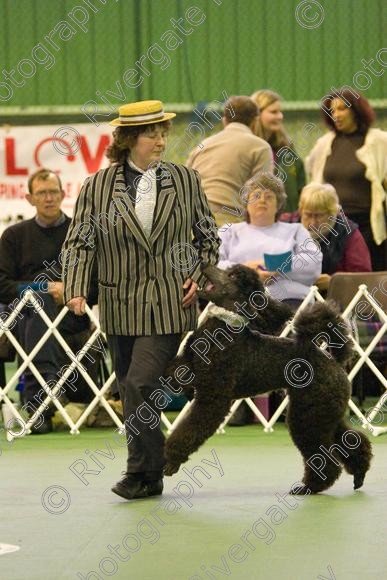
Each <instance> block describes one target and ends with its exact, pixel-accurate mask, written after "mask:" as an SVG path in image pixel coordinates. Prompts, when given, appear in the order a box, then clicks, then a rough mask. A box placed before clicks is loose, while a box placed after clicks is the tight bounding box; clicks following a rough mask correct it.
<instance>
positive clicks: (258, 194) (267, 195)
mask: <svg viewBox="0 0 387 580" xmlns="http://www.w3.org/2000/svg"><path fill="white" fill-rule="evenodd" d="M257 199H265V200H266V201H275V200H276V199H277V198H276V196H275V195H274V193H265V192H260V191H257V192H253V193H252V194H251V195H250V199H249V201H250V202H252V201H256V200H257Z"/></svg>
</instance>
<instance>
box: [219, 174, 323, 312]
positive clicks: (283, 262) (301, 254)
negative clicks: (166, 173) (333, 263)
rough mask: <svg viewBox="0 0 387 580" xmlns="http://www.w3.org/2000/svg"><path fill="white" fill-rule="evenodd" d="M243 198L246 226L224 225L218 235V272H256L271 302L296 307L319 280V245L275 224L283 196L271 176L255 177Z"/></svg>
mask: <svg viewBox="0 0 387 580" xmlns="http://www.w3.org/2000/svg"><path fill="white" fill-rule="evenodd" d="M242 194H243V199H244V202H245V204H246V221H244V222H242V223H239V224H231V225H230V224H226V225H224V226H223V227H222V228H221V229H220V230H219V236H220V238H221V240H222V245H221V247H220V261H219V267H220V268H228V267H229V266H232V265H234V264H238V263H239V264H244V265H245V266H248V267H250V268H253V269H256V270H257V271H258V272H259V274H260V276H261V278H262V280H263V281H264V284H265V286H266V288H267V289H268V290H269V292H270V294H271V295H272V296H273V297H274V298H277V299H278V300H283V301H285V302H288V303H289V304H294V305H295V306H296V305H298V304H299V303H300V302H301V301H302V300H303V299H304V298H305V296H306V295H307V294H308V292H309V289H310V286H311V285H312V284H314V282H315V281H316V280H317V278H318V277H319V275H320V274H321V264H322V254H321V251H320V249H319V247H318V244H316V243H315V242H314V241H313V239H312V238H311V237H310V234H309V233H308V231H307V230H306V229H305V228H304V226H303V225H302V224H299V223H295V224H287V223H282V222H280V221H278V219H279V215H280V214H281V212H282V210H283V208H284V206H285V203H286V193H285V190H284V186H283V183H282V181H281V180H280V179H278V178H277V177H274V175H272V174H269V173H263V174H259V175H256V176H255V177H253V178H252V179H251V180H249V181H248V182H247V183H246V185H245V186H244V188H243V192H242ZM282 254H283V255H282Z"/></svg>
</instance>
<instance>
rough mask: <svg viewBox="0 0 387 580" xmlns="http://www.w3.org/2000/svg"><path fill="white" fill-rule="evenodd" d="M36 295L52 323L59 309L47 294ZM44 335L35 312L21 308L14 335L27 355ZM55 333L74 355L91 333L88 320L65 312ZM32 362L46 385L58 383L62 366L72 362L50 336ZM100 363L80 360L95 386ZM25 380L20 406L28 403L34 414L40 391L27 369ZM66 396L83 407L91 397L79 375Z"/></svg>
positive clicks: (50, 410) (43, 326)
mask: <svg viewBox="0 0 387 580" xmlns="http://www.w3.org/2000/svg"><path fill="white" fill-rule="evenodd" d="M35 294H37V295H38V297H39V301H40V304H41V306H42V308H43V310H44V312H45V313H46V314H47V316H48V317H49V318H50V320H54V319H55V318H56V316H57V315H58V313H59V312H60V311H61V309H62V306H57V305H56V304H55V301H54V299H53V297H52V296H51V295H50V294H47V293H46V292H36V293H35ZM46 331H47V326H46V324H45V322H44V321H43V320H42V319H41V317H40V316H39V314H38V313H37V312H36V311H35V309H34V308H33V307H32V306H26V307H25V308H23V310H22V318H21V319H20V320H18V322H17V324H16V326H15V329H14V333H15V335H16V337H17V338H18V340H19V342H20V344H21V345H22V347H23V349H24V350H25V351H26V353H27V354H29V353H30V352H31V351H32V349H33V348H34V347H35V345H36V344H37V342H38V341H39V340H40V339H41V337H42V336H43V334H44V333H45V332H46ZM58 331H59V332H60V334H61V335H62V336H63V338H64V339H65V340H66V342H67V343H68V345H69V347H70V348H71V349H72V351H73V352H74V354H75V355H76V354H77V353H78V352H79V351H80V350H81V348H82V347H83V345H84V344H85V342H86V341H87V339H88V338H89V337H90V334H91V331H90V321H89V318H88V317H87V316H82V317H79V316H75V314H73V313H72V312H68V313H67V314H66V316H65V317H64V318H63V320H62V321H61V322H60V323H59V325H58ZM93 352H94V351H93ZM93 358H94V362H93ZM33 362H34V364H35V366H36V368H37V369H38V371H39V372H40V373H41V374H42V376H43V378H44V379H45V380H46V381H51V380H57V379H58V373H59V371H60V370H61V368H62V367H64V366H65V365H69V364H71V362H72V360H71V359H70V358H69V357H68V356H67V355H66V353H65V351H64V350H63V348H62V347H61V346H60V344H59V342H58V341H57V339H56V338H55V337H54V336H51V337H50V338H49V339H48V340H47V341H46V342H45V343H44V345H43V346H42V348H41V349H40V350H39V352H38V353H37V354H36V356H35V358H34V360H33ZM99 362H100V357H98V356H96V355H94V357H92V356H91V357H90V358H86V357H84V359H83V360H82V364H83V365H84V366H85V367H86V370H87V372H88V373H89V375H90V376H91V377H92V378H93V379H94V381H95V382H97V377H98V365H99ZM24 376H25V385H24V392H23V393H22V397H21V398H22V403H23V404H24V405H26V404H27V403H29V404H30V405H29V408H30V409H31V410H33V408H35V407H37V406H39V405H40V402H39V397H37V395H38V393H39V392H40V391H41V389H42V387H41V386H40V385H39V383H38V382H37V381H36V379H35V377H34V375H33V374H32V372H31V371H30V369H29V367H27V369H26V370H25V372H24ZM66 396H67V398H68V399H69V400H70V401H75V402H82V403H88V402H90V401H91V400H92V399H93V397H94V395H93V392H92V391H91V389H90V387H89V385H88V384H87V383H86V381H85V380H84V379H83V377H82V375H81V374H80V373H78V378H77V380H76V381H74V382H73V383H72V388H70V387H69V388H67V386H66ZM54 412H55V408H54V407H50V408H49V409H48V410H47V412H46V413H45V415H47V416H50V415H52V414H53V413H54Z"/></svg>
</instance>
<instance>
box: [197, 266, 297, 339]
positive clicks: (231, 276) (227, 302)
mask: <svg viewBox="0 0 387 580" xmlns="http://www.w3.org/2000/svg"><path fill="white" fill-rule="evenodd" d="M203 274H204V275H205V276H206V278H207V279H208V282H207V283H206V284H205V285H204V287H203V288H202V289H200V290H199V291H198V294H199V296H200V297H201V298H205V299H207V300H209V301H210V302H213V303H214V304H216V305H217V306H221V307H223V308H226V310H231V311H232V312H237V313H238V314H242V315H244V316H246V318H249V320H250V321H251V326H252V327H254V328H256V329H257V330H260V331H261V332H266V333H269V334H276V333H277V332H278V331H279V330H280V329H281V328H282V326H283V324H284V323H285V322H286V320H288V319H289V318H291V315H292V311H291V309H290V308H289V306H287V305H286V304H283V303H281V302H279V301H278V300H274V299H272V298H270V296H269V295H268V294H267V293H266V292H265V287H264V285H263V283H262V280H261V279H260V277H259V275H258V273H257V272H255V271H254V270H253V269H252V268H248V267H247V266H243V265H242V264H237V265H236V266H232V267H231V268H228V269H227V270H221V269H220V268H217V267H216V266H204V268H203Z"/></svg>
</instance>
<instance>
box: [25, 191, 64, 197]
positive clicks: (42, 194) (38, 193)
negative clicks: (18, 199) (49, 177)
mask: <svg viewBox="0 0 387 580" xmlns="http://www.w3.org/2000/svg"><path fill="white" fill-rule="evenodd" d="M61 193H62V192H61V190H60V189H41V190H40V191H34V192H33V194H32V195H35V196H36V197H38V198H40V199H43V198H44V197H47V196H48V195H52V196H53V197H56V196H57V195H60V194H61Z"/></svg>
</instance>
